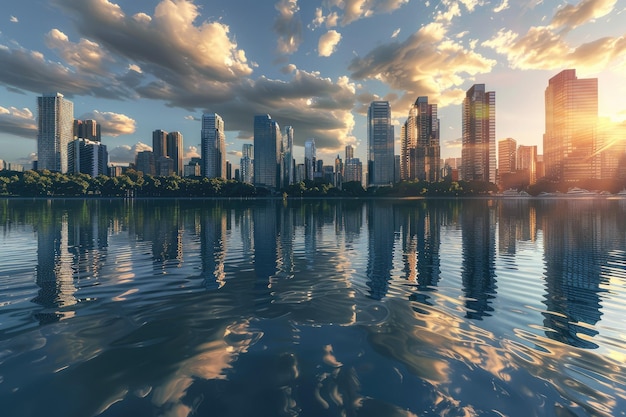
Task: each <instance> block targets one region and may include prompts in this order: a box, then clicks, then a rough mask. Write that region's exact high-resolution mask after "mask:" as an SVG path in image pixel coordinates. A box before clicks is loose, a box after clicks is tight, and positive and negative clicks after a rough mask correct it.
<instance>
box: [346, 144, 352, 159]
mask: <svg viewBox="0 0 626 417" xmlns="http://www.w3.org/2000/svg"><path fill="white" fill-rule="evenodd" d="M352 158H354V146H352V145H347V146H346V162H348V161H349V160H351V159H352Z"/></svg>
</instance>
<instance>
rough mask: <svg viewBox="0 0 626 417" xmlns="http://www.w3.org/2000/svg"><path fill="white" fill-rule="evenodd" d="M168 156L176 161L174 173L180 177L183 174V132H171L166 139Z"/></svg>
mask: <svg viewBox="0 0 626 417" xmlns="http://www.w3.org/2000/svg"><path fill="white" fill-rule="evenodd" d="M166 152H167V156H169V157H170V158H172V161H174V173H175V174H176V175H178V176H179V177H180V176H182V175H183V153H184V150H183V134H182V133H180V132H170V133H168V134H167V139H166Z"/></svg>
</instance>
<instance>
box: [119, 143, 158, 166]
mask: <svg viewBox="0 0 626 417" xmlns="http://www.w3.org/2000/svg"><path fill="white" fill-rule="evenodd" d="M108 151H109V161H110V162H111V163H113V164H128V163H131V162H135V157H136V156H137V154H138V153H139V152H142V151H152V147H151V146H150V145H146V144H145V143H141V142H137V143H136V144H134V145H133V146H129V145H120V146H116V147H115V148H113V149H109V150H108Z"/></svg>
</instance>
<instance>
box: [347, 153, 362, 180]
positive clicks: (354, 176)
mask: <svg viewBox="0 0 626 417" xmlns="http://www.w3.org/2000/svg"><path fill="white" fill-rule="evenodd" d="M344 172H345V178H344V182H352V181H358V182H359V183H362V182H363V164H362V163H361V160H360V159H359V158H350V159H348V160H346V164H345V167H344Z"/></svg>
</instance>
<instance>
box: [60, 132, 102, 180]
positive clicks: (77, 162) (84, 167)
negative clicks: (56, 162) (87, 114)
mask: <svg viewBox="0 0 626 417" xmlns="http://www.w3.org/2000/svg"><path fill="white" fill-rule="evenodd" d="M67 164H68V168H67V172H68V173H70V174H79V173H82V174H88V175H90V176H92V177H97V176H98V175H100V174H102V175H107V174H108V173H109V171H108V165H109V153H108V152H107V147H106V145H103V144H102V143H100V142H97V141H93V140H89V139H82V138H80V139H75V140H73V141H71V142H70V143H69V145H68V149H67Z"/></svg>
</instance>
